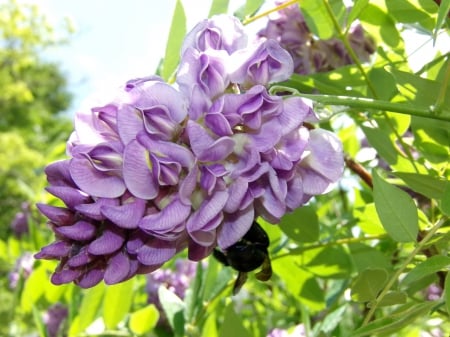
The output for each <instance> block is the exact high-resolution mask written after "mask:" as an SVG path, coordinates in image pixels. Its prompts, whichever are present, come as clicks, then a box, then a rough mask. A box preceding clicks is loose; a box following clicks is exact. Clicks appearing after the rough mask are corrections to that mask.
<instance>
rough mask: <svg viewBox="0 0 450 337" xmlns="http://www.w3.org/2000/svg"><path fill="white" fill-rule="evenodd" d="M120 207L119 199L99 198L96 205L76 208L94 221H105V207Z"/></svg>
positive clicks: (83, 205)
mask: <svg viewBox="0 0 450 337" xmlns="http://www.w3.org/2000/svg"><path fill="white" fill-rule="evenodd" d="M117 205H119V199H116V198H114V199H111V198H98V199H97V200H96V202H95V203H91V204H81V205H77V206H76V207H75V210H77V211H78V212H79V213H80V214H82V215H84V216H86V217H88V218H91V219H94V220H99V221H100V220H105V216H104V215H103V214H102V212H101V209H102V208H103V207H104V206H117Z"/></svg>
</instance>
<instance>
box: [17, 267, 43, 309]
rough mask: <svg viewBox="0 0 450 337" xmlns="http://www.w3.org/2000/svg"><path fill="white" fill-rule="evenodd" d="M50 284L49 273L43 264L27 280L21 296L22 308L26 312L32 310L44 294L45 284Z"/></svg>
mask: <svg viewBox="0 0 450 337" xmlns="http://www.w3.org/2000/svg"><path fill="white" fill-rule="evenodd" d="M47 284H48V274H47V270H46V268H44V267H43V266H42V265H41V266H40V267H38V268H35V269H34V270H33V272H32V273H31V274H30V276H29V277H28V279H27V280H26V282H25V286H24V288H23V291H22V296H21V303H20V306H21V309H22V310H23V311H24V312H25V313H29V312H31V309H32V308H33V306H34V304H35V303H36V302H37V301H38V299H39V298H40V297H41V296H42V295H43V294H44V292H45V286H46V285H47Z"/></svg>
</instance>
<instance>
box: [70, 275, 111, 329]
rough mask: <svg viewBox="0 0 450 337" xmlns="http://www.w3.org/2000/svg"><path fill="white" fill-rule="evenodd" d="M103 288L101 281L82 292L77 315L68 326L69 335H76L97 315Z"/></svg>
mask: <svg viewBox="0 0 450 337" xmlns="http://www.w3.org/2000/svg"><path fill="white" fill-rule="evenodd" d="M105 288H106V286H105V285H104V284H103V283H100V284H98V285H96V286H95V287H93V288H90V289H87V290H86V291H85V292H84V296H83V300H82V301H81V305H80V306H79V311H78V315H77V316H76V317H75V319H74V321H73V322H72V324H71V326H70V330H69V336H77V335H78V334H79V333H80V332H83V331H84V330H85V329H86V328H87V327H88V326H89V325H91V324H92V323H93V322H94V320H95V319H96V318H97V317H98V312H99V308H100V305H101V303H102V300H103V296H104V294H105Z"/></svg>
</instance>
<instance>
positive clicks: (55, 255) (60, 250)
mask: <svg viewBox="0 0 450 337" xmlns="http://www.w3.org/2000/svg"><path fill="white" fill-rule="evenodd" d="M71 249H72V245H71V244H69V243H68V242H66V241H56V242H52V243H51V244H49V245H48V246H45V247H43V248H41V251H40V252H39V253H37V254H35V255H34V257H35V258H36V259H46V260H53V259H60V258H62V257H65V256H68V255H69V253H70V251H71Z"/></svg>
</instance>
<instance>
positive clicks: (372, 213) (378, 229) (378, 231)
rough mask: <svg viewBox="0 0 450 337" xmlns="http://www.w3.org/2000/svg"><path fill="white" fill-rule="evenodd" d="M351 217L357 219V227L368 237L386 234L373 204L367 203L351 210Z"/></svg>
mask: <svg viewBox="0 0 450 337" xmlns="http://www.w3.org/2000/svg"><path fill="white" fill-rule="evenodd" d="M353 215H354V217H355V218H356V219H358V226H359V227H360V228H361V229H362V231H363V232H364V233H366V234H369V235H382V234H386V230H385V229H384V228H383V225H382V224H381V222H380V218H379V217H378V214H377V211H376V209H375V204H374V203H368V204H366V205H365V206H363V207H358V208H355V209H354V210H353Z"/></svg>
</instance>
